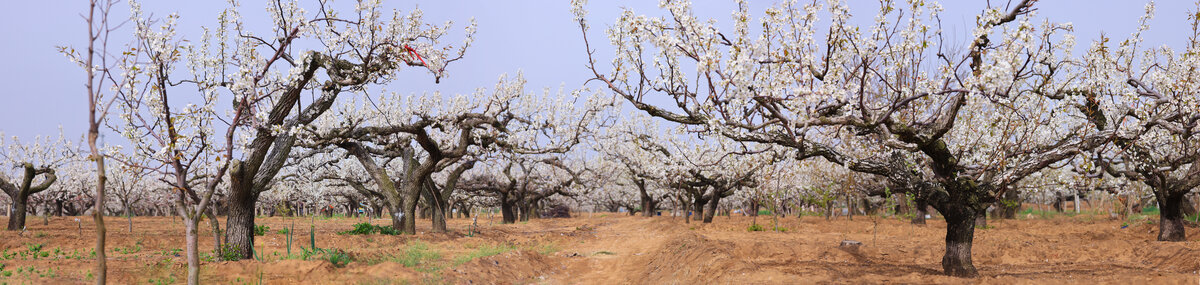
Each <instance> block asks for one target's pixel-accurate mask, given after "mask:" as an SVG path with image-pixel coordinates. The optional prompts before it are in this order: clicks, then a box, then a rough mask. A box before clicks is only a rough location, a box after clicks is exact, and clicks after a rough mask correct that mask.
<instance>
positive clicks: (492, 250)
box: [454, 244, 517, 265]
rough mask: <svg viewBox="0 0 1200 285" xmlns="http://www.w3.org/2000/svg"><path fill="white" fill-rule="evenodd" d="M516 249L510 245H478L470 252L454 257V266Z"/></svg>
mask: <svg viewBox="0 0 1200 285" xmlns="http://www.w3.org/2000/svg"><path fill="white" fill-rule="evenodd" d="M516 249H517V248H516V247H514V246H511V245H487V244H485V245H480V246H479V247H477V248H475V250H472V251H471V252H468V253H466V254H463V255H459V256H456V257H454V265H462V264H463V263H467V262H471V261H472V260H475V259H476V258H483V257H488V256H493V255H498V254H501V253H505V252H509V251H513V250H516Z"/></svg>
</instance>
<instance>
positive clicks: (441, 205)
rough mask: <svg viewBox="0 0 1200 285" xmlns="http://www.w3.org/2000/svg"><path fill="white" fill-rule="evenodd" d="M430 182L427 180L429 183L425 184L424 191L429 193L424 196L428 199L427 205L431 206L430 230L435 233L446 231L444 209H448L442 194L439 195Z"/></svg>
mask: <svg viewBox="0 0 1200 285" xmlns="http://www.w3.org/2000/svg"><path fill="white" fill-rule="evenodd" d="M432 183H433V182H432V181H429V184H427V185H426V186H425V188H426V190H427V191H426V192H427V193H428V194H429V195H428V196H426V198H427V199H428V201H429V206H430V207H431V209H430V210H431V211H430V217H429V219H430V220H432V221H433V229H432V230H430V231H431V232H435V233H444V232H446V231H447V230H446V211H448V210H447V209H446V208H448V206H447V205H446V201H444V200H442V195H439V193H437V190H435V189H434V188H433V185H432Z"/></svg>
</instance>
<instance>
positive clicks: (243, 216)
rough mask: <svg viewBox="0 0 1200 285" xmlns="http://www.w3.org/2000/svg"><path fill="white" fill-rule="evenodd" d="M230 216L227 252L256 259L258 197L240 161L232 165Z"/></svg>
mask: <svg viewBox="0 0 1200 285" xmlns="http://www.w3.org/2000/svg"><path fill="white" fill-rule="evenodd" d="M230 166H231V167H230V172H229V178H230V179H229V184H230V191H229V192H230V193H229V198H228V199H229V200H228V202H227V203H226V204H227V205H228V206H229V215H228V216H227V217H225V244H226V246H227V248H226V250H232V251H233V252H235V253H236V255H232V256H237V257H239V258H241V259H253V258H254V202H255V201H258V197H257V196H258V195H257V194H256V193H255V191H254V190H253V189H250V188H252V187H253V183H252V182H251V179H248V178H249V177H246V175H247V174H248V173H247V172H245V171H244V169H243V167H242V163H241V162H240V161H234V162H233V164H232V165H230Z"/></svg>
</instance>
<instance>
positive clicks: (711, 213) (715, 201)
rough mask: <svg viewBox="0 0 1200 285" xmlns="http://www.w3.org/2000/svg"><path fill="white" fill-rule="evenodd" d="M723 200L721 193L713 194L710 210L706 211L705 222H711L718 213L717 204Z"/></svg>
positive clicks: (710, 200) (709, 201)
mask: <svg viewBox="0 0 1200 285" xmlns="http://www.w3.org/2000/svg"><path fill="white" fill-rule="evenodd" d="M720 202H721V195H713V197H712V198H711V199H709V200H708V210H706V211H704V223H705V224H711V223H712V221H713V216H714V215H716V214H717V205H718V204H719V203H720Z"/></svg>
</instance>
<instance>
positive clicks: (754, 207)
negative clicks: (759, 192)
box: [746, 199, 758, 217]
mask: <svg viewBox="0 0 1200 285" xmlns="http://www.w3.org/2000/svg"><path fill="white" fill-rule="evenodd" d="M746 215H747V216H751V217H758V200H756V199H750V208H749V209H747V210H746Z"/></svg>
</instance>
